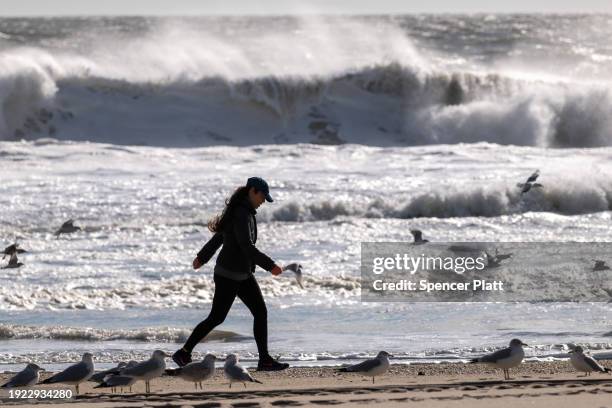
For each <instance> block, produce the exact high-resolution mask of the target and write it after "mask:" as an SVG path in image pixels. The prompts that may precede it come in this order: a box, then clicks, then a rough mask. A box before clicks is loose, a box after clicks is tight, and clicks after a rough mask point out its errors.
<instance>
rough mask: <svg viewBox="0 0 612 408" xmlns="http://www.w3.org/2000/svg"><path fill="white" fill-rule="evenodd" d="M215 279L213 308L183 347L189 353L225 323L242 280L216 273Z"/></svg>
mask: <svg viewBox="0 0 612 408" xmlns="http://www.w3.org/2000/svg"><path fill="white" fill-rule="evenodd" d="M214 280H215V294H214V295H213V302H212V308H211V309H210V313H209V314H208V317H207V318H206V319H205V320H203V321H202V322H200V324H198V325H197V326H196V328H195V329H193V332H192V333H191V335H190V336H189V338H188V339H187V342H186V343H185V346H183V349H184V350H185V351H186V352H188V353H191V351H192V350H193V349H194V347H195V346H196V345H197V344H198V343H199V342H200V341H202V339H203V338H204V337H206V336H207V335H208V333H210V332H211V331H212V329H214V328H215V327H217V326H218V325H220V324H221V323H223V321H224V320H225V318H226V317H227V313H228V312H229V310H230V308H231V307H232V303H234V299H235V298H236V293H237V292H238V288H239V284H240V282H238V281H233V280H231V279H227V278H224V277H222V276H217V275H215V277H214Z"/></svg>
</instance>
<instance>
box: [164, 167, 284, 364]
mask: <svg viewBox="0 0 612 408" xmlns="http://www.w3.org/2000/svg"><path fill="white" fill-rule="evenodd" d="M264 201H268V202H272V201H273V200H272V197H271V196H270V189H269V187H268V183H266V181H265V180H263V179H261V178H259V177H251V178H249V179H248V180H247V184H246V185H245V186H242V187H239V188H238V189H236V191H235V192H234V193H233V194H232V196H231V197H230V198H229V199H228V200H227V201H226V203H225V208H224V209H223V212H222V213H221V215H219V216H217V217H215V218H213V219H212V220H210V221H209V223H208V229H209V230H210V231H211V232H213V233H214V235H213V236H212V238H211V239H210V240H209V241H208V242H207V243H206V244H205V245H204V247H203V248H202V249H201V250H200V252H198V255H197V256H196V257H195V259H194V260H193V268H194V269H198V268H200V267H201V266H202V265H204V264H205V263H206V262H208V261H209V260H210V259H211V258H212V257H213V255H214V254H215V252H217V250H218V249H219V247H221V246H223V247H222V248H221V252H220V253H219V256H218V257H217V263H216V265H215V269H214V281H215V294H214V296H213V302H212V308H211V310H210V314H209V315H208V317H207V318H206V319H205V320H203V321H202V322H200V324H198V325H197V326H196V328H195V329H193V332H192V333H191V335H190V336H189V338H188V339H187V342H186V343H185V345H184V346H183V348H181V349H180V350H178V351H177V352H176V353H174V355H173V356H172V359H173V360H174V362H175V363H176V364H178V365H179V366H180V367H182V366H184V365H186V364H188V363H190V362H191V352H192V350H193V349H194V347H195V346H196V345H197V344H198V343H199V342H200V341H201V340H202V339H203V338H205V337H206V336H207V335H208V333H210V332H211V331H212V329H214V328H215V327H216V326H218V325H220V324H221V323H223V321H224V320H225V317H226V316H227V314H228V312H229V310H230V308H231V306H232V304H233V303H234V299H235V298H236V296H238V298H239V299H240V300H242V302H243V303H244V304H245V306H246V307H247V308H248V309H249V310H250V311H251V313H252V314H253V318H254V322H253V334H254V335H255V342H256V343H257V350H258V352H259V363H258V365H257V370H259V371H277V370H284V369H285V368H287V367H289V364H287V363H279V362H278V361H276V360H274V359H273V358H272V357H271V356H270V354H269V353H268V312H267V309H266V303H265V302H264V299H263V296H262V294H261V290H260V288H259V284H258V283H257V280H255V275H254V272H255V265H259V266H260V267H261V268H263V269H265V270H266V271H269V272H271V273H272V274H273V275H275V276H277V275H280V274H281V273H282V269H281V268H280V267H279V266H278V265H276V264H275V263H274V261H273V260H272V259H270V257H268V256H267V255H266V254H264V253H262V252H260V251H259V250H258V249H257V248H256V247H255V242H256V241H257V222H256V220H255V214H256V213H257V211H256V209H257V208H258V207H259V206H260V205H261V204H263V202H264Z"/></svg>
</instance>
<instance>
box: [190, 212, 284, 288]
mask: <svg viewBox="0 0 612 408" xmlns="http://www.w3.org/2000/svg"><path fill="white" fill-rule="evenodd" d="M255 214H257V211H255V209H253V207H252V206H251V204H250V203H249V202H248V201H246V200H245V201H242V202H239V203H238V204H237V205H236V206H235V207H234V208H233V209H232V210H231V213H230V214H228V215H229V216H230V218H229V219H228V222H227V223H226V225H225V227H224V228H223V231H220V232H216V233H215V234H214V235H213V236H212V238H211V239H210V240H208V242H207V243H206V244H205V245H204V246H203V247H202V249H201V250H200V252H198V259H199V260H200V262H201V263H202V265H204V264H205V263H206V262H208V261H209V260H210V258H212V257H213V255H214V254H215V252H217V250H218V249H219V247H220V246H221V245H223V248H221V252H220V253H219V256H218V257H217V266H218V267H221V268H220V269H222V270H225V271H229V272H230V273H232V274H236V275H244V278H246V277H247V276H248V274H251V273H254V272H255V265H259V266H260V267H262V268H263V269H265V270H266V271H271V270H272V268H274V261H273V260H272V259H270V257H268V256H267V255H266V254H264V253H263V252H260V251H259V250H258V249H257V248H256V247H255V242H257V221H256V220H255ZM239 279H240V277H239Z"/></svg>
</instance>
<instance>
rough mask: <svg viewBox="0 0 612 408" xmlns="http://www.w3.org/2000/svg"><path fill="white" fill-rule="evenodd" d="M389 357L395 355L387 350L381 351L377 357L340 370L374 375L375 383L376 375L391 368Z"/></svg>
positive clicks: (368, 375) (367, 375)
mask: <svg viewBox="0 0 612 408" xmlns="http://www.w3.org/2000/svg"><path fill="white" fill-rule="evenodd" d="M389 357H393V356H392V355H391V354H389V353H387V352H386V351H380V352H379V353H378V354H377V355H376V357H375V358H372V359H369V360H366V361H364V362H361V363H359V364H355V365H352V366H348V367H343V368H340V369H338V371H340V372H342V373H359V374H362V375H364V376H366V377H372V384H374V377H376V376H377V375H381V374H384V373H386V372H387V370H388V369H389Z"/></svg>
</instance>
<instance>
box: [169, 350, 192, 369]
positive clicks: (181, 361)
mask: <svg viewBox="0 0 612 408" xmlns="http://www.w3.org/2000/svg"><path fill="white" fill-rule="evenodd" d="M172 360H174V362H175V363H176V365H178V366H179V367H184V366H186V365H187V364H189V363H191V353H188V352H186V351H185V350H183V349H180V350H179V351H177V352H176V353H174V354H173V355H172Z"/></svg>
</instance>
